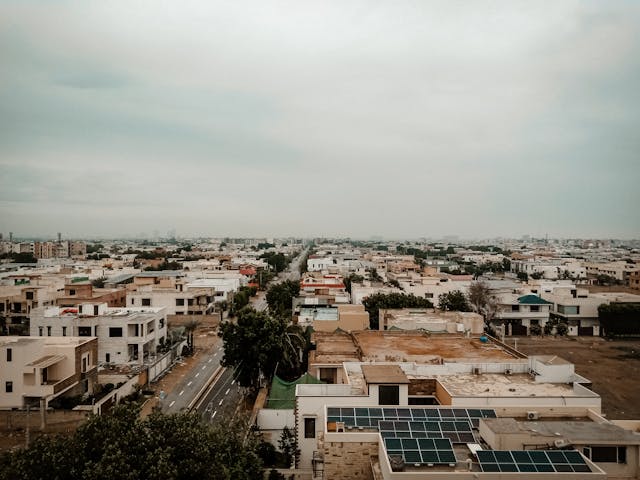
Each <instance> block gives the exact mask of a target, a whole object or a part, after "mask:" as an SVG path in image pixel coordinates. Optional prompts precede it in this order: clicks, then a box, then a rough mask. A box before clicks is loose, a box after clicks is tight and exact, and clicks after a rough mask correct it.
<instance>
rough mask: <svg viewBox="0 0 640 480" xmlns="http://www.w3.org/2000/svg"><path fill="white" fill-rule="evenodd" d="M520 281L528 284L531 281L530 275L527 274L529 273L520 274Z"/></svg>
mask: <svg viewBox="0 0 640 480" xmlns="http://www.w3.org/2000/svg"><path fill="white" fill-rule="evenodd" d="M518 280H520V281H522V282H527V281H528V280H529V275H528V274H527V272H518Z"/></svg>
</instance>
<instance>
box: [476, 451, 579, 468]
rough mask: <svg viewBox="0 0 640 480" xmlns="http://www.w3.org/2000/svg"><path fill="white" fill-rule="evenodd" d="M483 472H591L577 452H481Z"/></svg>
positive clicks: (479, 455)
mask: <svg viewBox="0 0 640 480" xmlns="http://www.w3.org/2000/svg"><path fill="white" fill-rule="evenodd" d="M477 455H478V461H479V462H480V468H481V469H482V471H483V472H580V473H585V472H591V469H590V468H589V466H588V465H587V463H586V462H585V460H584V458H583V457H582V455H580V453H578V452H577V451H575V450H549V451H547V450H528V451H517V450H513V451H512V450H480V451H478V453H477Z"/></svg>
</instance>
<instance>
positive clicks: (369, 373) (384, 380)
mask: <svg viewBox="0 0 640 480" xmlns="http://www.w3.org/2000/svg"><path fill="white" fill-rule="evenodd" d="M362 373H363V375H364V379H365V381H366V382H367V383H368V384H372V383H376V384H389V383H392V384H394V385H395V384H400V383H409V379H408V378H407V376H406V375H405V373H404V372H403V371H402V369H401V368H400V367H399V366H398V365H362Z"/></svg>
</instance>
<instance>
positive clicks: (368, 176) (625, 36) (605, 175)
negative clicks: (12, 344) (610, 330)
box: [0, 0, 640, 237]
mask: <svg viewBox="0 0 640 480" xmlns="http://www.w3.org/2000/svg"><path fill="white" fill-rule="evenodd" d="M51 18H55V19H56V21H55V22H52V21H51ZM0 19H2V20H0V56H1V57H2V59H3V75H2V77H1V78H0V159H1V160H0V168H2V173H3V175H2V177H3V178H2V179H0V187H2V189H3V191H2V193H1V194H0V224H2V225H3V226H4V225H6V227H5V228H9V229H11V230H13V231H15V232H17V231H22V232H24V233H25V234H29V233H33V232H36V231H37V232H46V231H58V230H59V228H60V227H59V226H60V222H61V221H62V219H63V218H66V219H73V220H65V222H66V225H68V228H69V230H70V231H73V232H77V233H78V234H85V233H86V234H90V233H92V232H95V231H98V230H99V231H100V232H106V233H108V232H112V233H113V234H114V235H119V234H124V233H130V232H131V231H132V230H131V229H134V230H136V231H140V230H146V231H151V230H153V229H158V230H161V231H164V230H166V226H165V224H166V223H169V224H171V225H172V226H174V227H175V228H177V229H178V230H179V232H182V233H184V234H189V233H195V232H199V233H211V234H214V233H217V234H220V235H262V234H265V233H266V232H268V233H270V234H274V235H277V234H298V235H330V234H341V235H342V234H344V235H352V236H369V235H371V234H373V233H375V234H381V235H385V236H389V237H405V236H408V237H415V236H424V235H442V234H447V233H454V234H460V235H467V236H491V235H495V234H500V235H516V236H519V235H520V234H523V233H532V234H540V233H549V234H550V235H554V234H555V235H566V236H578V235H594V234H597V235H601V236H638V234H640V222H639V221H638V219H637V218H636V217H637V216H636V215H634V212H633V210H632V205H634V204H638V203H640V198H639V197H638V195H639V193H637V192H638V190H637V188H635V187H634V185H635V184H636V183H637V179H638V178H639V177H640V166H639V165H638V163H637V161H636V156H637V152H638V147H639V146H640V145H639V144H638V140H637V135H636V133H635V132H637V131H638V126H639V118H638V113H637V112H638V111H639V109H638V106H639V105H638V103H639V101H638V100H639V99H638V87H637V78H638V74H639V73H640V60H638V59H640V48H639V47H640V41H639V40H640V39H639V38H638V35H639V34H638V32H640V29H638V24H639V22H640V8H639V7H638V6H636V5H635V4H634V3H629V2H622V1H620V2H616V1H613V2H606V3H596V2H594V3H589V2H577V1H575V2H573V1H570V2H512V1H509V2H507V1H493V2H483V3H482V4H469V3H468V2H451V1H446V2H445V1H442V2H438V1H433V2H419V3H415V2H408V1H407V2H394V3H392V4H385V3H378V2H364V1H362V2H361V1H351V2H349V1H348V2H321V3H311V2H293V1H289V2H269V3H264V2H243V3H241V4H240V3H233V2H232V3H223V2H204V1H202V2H200V1H192V2H186V3H179V4H178V3H174V2H147V1H141V0H140V1H128V2H107V3H105V2H98V3H91V2H83V3H81V4H77V3H75V2H56V3H49V2H28V3H27V2H19V3H4V4H2V5H0ZM61 192H62V193H61ZM83 199H84V200H85V201H82V200H83ZM577 205H579V208H577ZM154 207H157V208H158V209H161V211H162V213H161V214H160V213H157V211H156V210H154ZM145 209H146V210H145ZM59 211H60V213H59ZM62 211H63V212H64V213H62ZM585 211H586V212H589V214H588V215H584V214H581V213H580V212H585ZM17 212H19V214H18V213H17ZM145 212H147V213H145ZM97 213H98V214H99V215H100V216H101V220H102V221H101V222H100V221H98V220H92V221H91V222H87V221H84V220H83V219H86V218H89V217H91V218H93V217H95V216H96V214H97ZM36 225H37V227H36Z"/></svg>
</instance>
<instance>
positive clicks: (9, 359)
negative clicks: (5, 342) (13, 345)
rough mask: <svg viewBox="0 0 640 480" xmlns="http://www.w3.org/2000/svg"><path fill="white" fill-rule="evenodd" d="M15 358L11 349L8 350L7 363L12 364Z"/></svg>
mask: <svg viewBox="0 0 640 480" xmlns="http://www.w3.org/2000/svg"><path fill="white" fill-rule="evenodd" d="M12 358H13V351H12V350H11V349H10V348H7V362H10V361H11V360H12Z"/></svg>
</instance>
